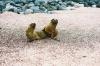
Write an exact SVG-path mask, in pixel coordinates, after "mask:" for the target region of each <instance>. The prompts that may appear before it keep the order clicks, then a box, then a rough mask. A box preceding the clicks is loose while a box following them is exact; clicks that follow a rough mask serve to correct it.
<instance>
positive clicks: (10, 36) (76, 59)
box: [0, 7, 100, 66]
mask: <svg viewBox="0 0 100 66" xmlns="http://www.w3.org/2000/svg"><path fill="white" fill-rule="evenodd" d="M50 13H51V14H47V13H34V14H27V15H23V14H16V13H12V12H4V13H3V14H0V28H1V29H0V66H100V8H90V7H88V8H85V7H82V8H76V9H75V10H61V11H52V12H50ZM53 18H55V19H58V25H57V29H58V31H59V35H58V37H57V38H58V39H59V40H60V41H55V40H52V39H50V38H47V39H42V40H36V41H33V42H31V43H29V42H27V40H26V36H25V30H26V29H27V27H28V25H29V24H30V23H32V22H33V23H36V30H41V29H42V28H43V27H44V26H45V25H47V24H48V23H49V22H50V20H51V19H53Z"/></svg>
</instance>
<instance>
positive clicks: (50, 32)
mask: <svg viewBox="0 0 100 66" xmlns="http://www.w3.org/2000/svg"><path fill="white" fill-rule="evenodd" d="M57 24H58V20H57V19H52V20H51V21H50V23H49V24H48V25H47V26H45V27H44V28H43V30H42V31H44V32H45V34H46V35H47V36H48V37H50V38H52V39H57V38H56V37H57V35H58V31H57V29H56V26H57Z"/></svg>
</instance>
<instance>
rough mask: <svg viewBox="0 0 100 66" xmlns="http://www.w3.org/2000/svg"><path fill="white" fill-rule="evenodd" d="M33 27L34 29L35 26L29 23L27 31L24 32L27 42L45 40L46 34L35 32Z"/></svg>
mask: <svg viewBox="0 0 100 66" xmlns="http://www.w3.org/2000/svg"><path fill="white" fill-rule="evenodd" d="M35 27H36V24H35V23H31V24H30V25H29V27H28V29H27V30H26V37H27V40H28V42H31V41H34V40H40V39H43V38H46V34H45V33H44V32H43V31H35Z"/></svg>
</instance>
